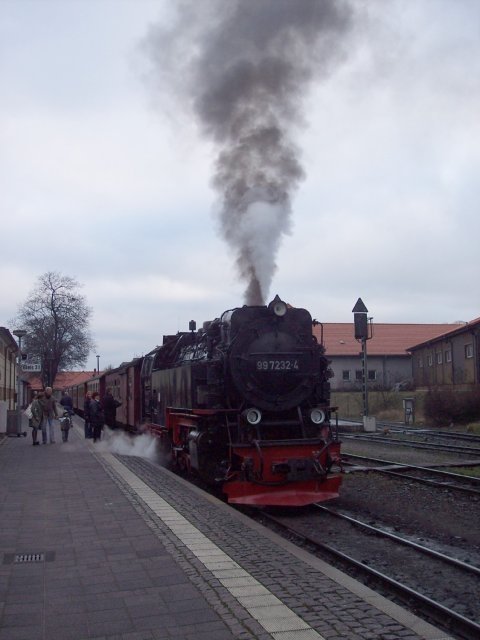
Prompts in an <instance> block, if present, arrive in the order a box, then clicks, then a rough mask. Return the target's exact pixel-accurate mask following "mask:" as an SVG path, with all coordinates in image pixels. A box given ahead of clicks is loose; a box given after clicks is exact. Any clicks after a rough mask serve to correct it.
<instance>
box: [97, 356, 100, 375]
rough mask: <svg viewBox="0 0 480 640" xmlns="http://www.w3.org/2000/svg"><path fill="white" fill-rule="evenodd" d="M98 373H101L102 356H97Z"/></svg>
mask: <svg viewBox="0 0 480 640" xmlns="http://www.w3.org/2000/svg"><path fill="white" fill-rule="evenodd" d="M97 373H100V356H97Z"/></svg>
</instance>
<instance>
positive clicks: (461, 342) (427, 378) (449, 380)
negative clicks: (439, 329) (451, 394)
mask: <svg viewBox="0 0 480 640" xmlns="http://www.w3.org/2000/svg"><path fill="white" fill-rule="evenodd" d="M412 344H413V345H414V346H409V347H408V351H410V353H411V354H412V364H413V367H412V370H413V380H414V383H415V386H416V387H441V386H449V387H452V386H455V387H456V388H462V387H464V388H469V387H471V386H472V385H477V384H480V318H476V319H475V320H471V321H470V322H465V323H463V324H460V325H459V324H456V325H455V326H453V327H452V326H450V330H448V331H444V332H443V333H442V334H440V335H438V336H436V337H432V338H430V339H427V340H423V341H422V342H416V343H413V342H412Z"/></svg>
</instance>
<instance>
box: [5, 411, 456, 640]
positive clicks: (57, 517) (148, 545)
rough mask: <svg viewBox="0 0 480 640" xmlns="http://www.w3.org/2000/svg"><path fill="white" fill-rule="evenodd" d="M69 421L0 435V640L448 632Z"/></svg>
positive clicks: (258, 639) (417, 639)
mask: <svg viewBox="0 0 480 640" xmlns="http://www.w3.org/2000/svg"><path fill="white" fill-rule="evenodd" d="M74 422H75V426H74V428H73V429H72V430H71V432H70V437H69V441H68V442H66V443H63V442H62V441H61V436H60V430H59V426H58V423H56V426H55V428H56V430H57V437H56V443H55V444H47V445H42V444H41V445H39V446H32V441H31V437H30V433H29V434H28V436H27V437H26V438H23V437H22V438H13V437H4V438H3V439H2V440H1V441H0V554H1V555H0V640H87V639H89V640H163V639H173V638H175V639H177V640H179V639H180V640H231V639H236V640H267V639H271V638H275V639H277V640H322V639H324V640H333V639H338V640H374V639H375V640H380V639H382V640H400V639H401V640H421V639H423V640H447V639H448V640H451V638H450V637H449V636H447V635H445V634H444V633H442V632H441V631H439V630H438V629H436V628H435V627H433V626H431V625H429V624H428V623H426V622H424V621H422V620H420V619H419V618H417V617H416V616H414V615H413V614H411V613H409V612H408V611H406V610H404V609H403V608H401V607H399V606H397V605H396V604H394V603H392V602H390V601H388V600H386V599H385V598H383V597H382V596H380V595H378V594H377V593H375V592H373V591H371V590H370V589H369V588H367V587H365V586H363V585H362V584H360V583H359V582H357V581H355V580H353V579H352V578H350V577H349V576H347V575H345V574H343V573H341V572H340V571H338V570H336V569H334V568H332V567H330V566H329V565H328V564H327V563H325V562H323V561H321V560H319V559H316V558H313V557H311V556H310V555H309V554H307V553H306V552H304V551H302V550H300V549H298V548H297V547H295V546H294V545H292V544H291V543H289V542H288V541H286V540H284V539H283V538H281V537H279V536H277V535H276V534H274V533H272V532H270V531H268V530H266V529H264V528H263V527H262V526H260V525H258V524H256V523H254V522H252V521H251V520H250V519H249V518H247V517H246V516H245V515H243V514H241V513H239V512H238V511H236V510H234V509H232V508H231V507H229V506H228V505H226V504H224V503H223V502H221V501H219V500H217V499H216V498H215V497H213V496H210V495H207V494H205V493H204V492H202V491H201V490H199V489H197V488H196V487H194V486H193V485H191V484H190V483H187V482H186V481H184V480H182V479H179V478H178V477H177V476H175V475H173V474H171V473H170V472H169V471H168V470H166V469H164V468H162V467H160V466H159V465H157V464H156V463H155V462H153V461H151V460H149V459H148V455H149V451H150V450H151V447H150V445H149V443H148V437H147V436H142V438H147V441H144V442H143V444H141V443H140V440H139V439H137V440H136V442H135V443H134V444H133V445H132V444H131V443H130V441H129V440H128V439H127V437H126V436H125V435H124V434H118V432H115V433H114V434H113V436H111V437H109V438H106V439H104V440H102V442H100V443H98V442H97V443H96V444H93V442H92V441H91V440H85V439H84V437H83V426H82V423H81V421H80V420H79V419H78V418H75V419H74ZM140 445H141V446H140ZM138 454H141V455H138Z"/></svg>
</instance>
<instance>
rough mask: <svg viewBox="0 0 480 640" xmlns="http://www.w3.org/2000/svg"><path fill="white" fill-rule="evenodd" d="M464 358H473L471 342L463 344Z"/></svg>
mask: <svg viewBox="0 0 480 640" xmlns="http://www.w3.org/2000/svg"><path fill="white" fill-rule="evenodd" d="M465 358H473V344H466V345H465Z"/></svg>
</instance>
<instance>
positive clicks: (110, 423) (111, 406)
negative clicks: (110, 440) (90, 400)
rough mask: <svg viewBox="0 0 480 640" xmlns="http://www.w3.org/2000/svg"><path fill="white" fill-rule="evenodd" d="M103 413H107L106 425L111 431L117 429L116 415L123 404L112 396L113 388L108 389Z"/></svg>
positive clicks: (104, 399)
mask: <svg viewBox="0 0 480 640" xmlns="http://www.w3.org/2000/svg"><path fill="white" fill-rule="evenodd" d="M102 404H103V411H104V413H105V424H106V425H107V427H110V429H115V428H116V426H117V421H116V415H117V408H118V407H119V406H120V405H121V404H122V403H121V402H119V401H118V400H115V398H114V397H113V394H112V387H108V388H107V392H106V393H105V397H104V398H103V403H102Z"/></svg>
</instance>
